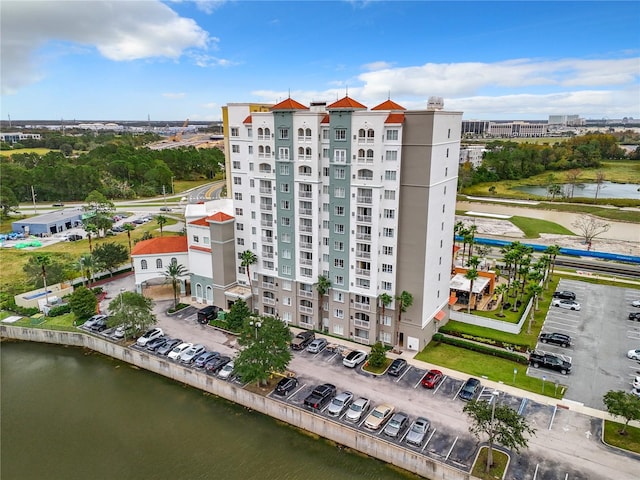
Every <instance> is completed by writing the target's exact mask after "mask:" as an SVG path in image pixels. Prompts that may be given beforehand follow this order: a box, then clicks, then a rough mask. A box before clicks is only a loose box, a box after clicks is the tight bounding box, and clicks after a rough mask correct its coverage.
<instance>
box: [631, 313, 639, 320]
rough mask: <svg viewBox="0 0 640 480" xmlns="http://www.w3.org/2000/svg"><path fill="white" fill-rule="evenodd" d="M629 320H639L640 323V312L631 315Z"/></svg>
mask: <svg viewBox="0 0 640 480" xmlns="http://www.w3.org/2000/svg"><path fill="white" fill-rule="evenodd" d="M629 320H637V321H638V322H640V312H631V313H629Z"/></svg>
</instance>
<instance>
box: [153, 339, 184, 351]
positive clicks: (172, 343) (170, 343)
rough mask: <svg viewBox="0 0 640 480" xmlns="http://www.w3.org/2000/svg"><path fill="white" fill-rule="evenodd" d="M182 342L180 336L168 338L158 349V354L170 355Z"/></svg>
mask: <svg viewBox="0 0 640 480" xmlns="http://www.w3.org/2000/svg"><path fill="white" fill-rule="evenodd" d="M181 343H182V339H180V338H168V339H167V341H166V342H164V344H163V345H161V346H159V347H158V349H157V350H156V353H157V354H158V355H168V354H169V353H171V351H172V350H173V349H174V348H175V347H177V346H178V345H180V344H181Z"/></svg>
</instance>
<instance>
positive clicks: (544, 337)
mask: <svg viewBox="0 0 640 480" xmlns="http://www.w3.org/2000/svg"><path fill="white" fill-rule="evenodd" d="M538 340H540V341H541V342H542V343H551V344H553V345H560V346H561V347H565V348H566V347H569V346H571V337H570V336H569V335H565V334H564V333H555V332H554V333H541V334H540V336H539V337H538Z"/></svg>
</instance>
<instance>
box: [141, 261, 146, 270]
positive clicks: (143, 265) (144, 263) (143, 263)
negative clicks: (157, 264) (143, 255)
mask: <svg viewBox="0 0 640 480" xmlns="http://www.w3.org/2000/svg"><path fill="white" fill-rule="evenodd" d="M140 268H141V269H142V270H146V269H147V268H148V267H147V261H146V260H142V261H140Z"/></svg>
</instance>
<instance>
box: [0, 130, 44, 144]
mask: <svg viewBox="0 0 640 480" xmlns="http://www.w3.org/2000/svg"><path fill="white" fill-rule="evenodd" d="M41 138H42V136H41V135H40V134H39V133H21V132H14V133H0V141H2V142H5V143H8V144H10V145H13V144H14V143H20V142H21V141H23V140H27V139H30V140H40V139H41Z"/></svg>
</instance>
